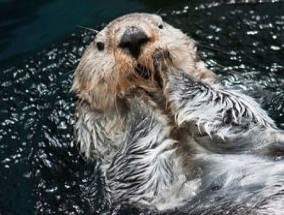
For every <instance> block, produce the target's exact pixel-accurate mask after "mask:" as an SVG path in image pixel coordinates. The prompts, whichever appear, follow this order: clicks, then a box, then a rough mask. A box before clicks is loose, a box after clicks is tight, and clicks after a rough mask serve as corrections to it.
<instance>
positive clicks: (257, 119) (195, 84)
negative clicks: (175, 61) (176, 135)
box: [164, 67, 284, 152]
mask: <svg viewBox="0 0 284 215" xmlns="http://www.w3.org/2000/svg"><path fill="white" fill-rule="evenodd" d="M164 73H165V74H164V75H165V78H164V79H165V83H164V85H165V86H164V87H165V96H166V99H167V101H168V103H169V105H170V109H171V111H172V113H173V115H174V116H175V119H176V123H177V124H178V126H181V125H185V124H187V125H190V132H191V135H192V136H194V137H195V139H196V140H197V142H199V143H200V144H201V145H203V146H206V147H207V148H209V149H210V150H214V151H218V152H221V150H223V149H224V148H226V147H227V150H228V149H231V150H237V151H238V150H241V151H243V150H244V148H245V149H247V150H251V149H252V148H253V149H254V150H256V148H261V147H264V146H265V145H267V144H269V143H278V142H283V143H284V135H283V132H280V131H279V130H277V129H276V126H275V125H274V122H273V121H272V119H271V118H269V116H268V115H267V114H266V112H265V111H264V110H262V109H261V107H260V105H259V104H258V103H256V102H255V101H254V100H253V99H252V98H250V97H248V96H246V95H244V94H241V93H239V92H236V91H234V90H229V89H226V88H225V87H223V86H221V85H208V84H205V83H202V82H201V81H198V80H196V79H194V78H192V77H190V76H189V75H187V74H185V73H184V72H183V71H180V70H178V69H176V68H173V67H172V68H171V67H168V68H167V71H166V72H164ZM282 148H283V147H282Z"/></svg>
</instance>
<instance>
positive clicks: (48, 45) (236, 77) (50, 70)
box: [0, 0, 284, 215]
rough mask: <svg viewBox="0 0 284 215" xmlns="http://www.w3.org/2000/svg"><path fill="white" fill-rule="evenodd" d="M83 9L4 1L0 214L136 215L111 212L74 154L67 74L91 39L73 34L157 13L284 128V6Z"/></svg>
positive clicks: (124, 209)
mask: <svg viewBox="0 0 284 215" xmlns="http://www.w3.org/2000/svg"><path fill="white" fill-rule="evenodd" d="M21 2H22V3H21ZM82 2H83V1H80V3H79V1H76V0H72V1H67V0H58V1H43V0H41V1H33V2H32V1H25V3H24V1H16V0H14V1H13V0H10V1H7V0H6V1H3V0H2V1H0V18H1V19H0V33H1V34H0V51H1V52H0V61H1V62H2V63H1V66H0V67H1V71H0V72H1V73H0V74H1V76H0V98H1V103H0V104H1V105H0V176H1V177H0V214H3V215H9V214H11V215H12V214H13V215H14V214H23V215H25V214H112V213H113V214H135V213H138V210H137V209H135V208H131V207H129V206H121V207H120V208H109V206H108V205H107V203H105V201H104V198H103V194H102V193H101V190H100V188H101V187H102V186H103V183H102V181H101V179H100V178H99V177H98V175H99V174H98V172H97V171H96V167H95V164H88V163H86V162H85V161H84V160H83V159H82V158H81V157H80V155H79V153H78V150H77V148H76V146H73V132H72V123H73V112H74V104H73V99H72V95H71V94H70V93H69V89H70V87H71V83H72V73H73V71H74V69H75V68H76V65H77V63H78V61H79V58H80V56H81V55H82V53H83V51H84V49H85V47H86V45H87V44H88V43H89V42H90V41H91V40H92V38H93V36H94V35H93V34H92V33H91V32H89V31H85V30H83V29H79V28H78V27H76V25H83V26H87V27H93V28H96V29H100V28H101V26H102V24H103V23H104V22H107V21H109V20H110V19H112V18H114V17H115V16H117V15H121V14H124V13H127V12H130V11H148V12H157V11H160V12H159V13H162V14H163V16H164V18H165V20H167V21H168V22H169V23H171V24H173V25H174V26H176V27H179V28H181V29H183V31H184V32H187V33H188V34H189V35H190V36H192V37H193V38H194V39H195V40H197V41H198V42H199V44H200V46H199V47H200V55H201V56H202V58H204V60H205V61H206V62H207V64H208V67H209V68H210V69H212V70H213V71H215V72H216V73H218V74H219V75H220V77H221V78H222V80H223V82H224V84H226V85H232V86H234V87H236V88H239V89H242V90H243V91H245V92H246V93H248V94H250V95H252V96H254V97H256V98H258V99H259V101H260V102H262V104H263V107H264V108H265V109H266V110H267V111H268V112H269V114H270V116H271V117H272V118H273V119H275V121H276V122H277V124H278V126H280V127H282V128H284V116H283V114H284V60H283V59H284V37H283V33H284V2H283V1H276V0H271V1H249V0H246V1H245V0H244V1H237V3H236V2H234V1H217V0H216V1H209V0H208V1H206V0H202V1H200V0H199V1H197V0H196V1H190V3H188V2H187V1H180V2H179V3H178V5H177V3H176V1H165V2H162V1H161V2H159V3H153V2H152V1H150V0H149V1H146V0H144V1H143V0H141V1H130V0H129V1H127V0H125V1H122V0H121V1H115V2H116V3H113V4H110V3H109V2H106V1H91V0H89V1H84V2H83V3H82ZM228 2H231V3H228ZM159 9H160V10H159ZM5 11H6V12H5ZM13 11H14V12H13ZM15 11H16V12H15ZM60 14H61V15H60ZM78 20H79V21H78ZM26 35H28V37H27V36H26ZM52 44H53V45H52ZM140 212H141V211H140ZM145 213H150V212H145Z"/></svg>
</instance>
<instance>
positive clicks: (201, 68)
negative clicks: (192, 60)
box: [196, 60, 219, 84]
mask: <svg viewBox="0 0 284 215" xmlns="http://www.w3.org/2000/svg"><path fill="white" fill-rule="evenodd" d="M196 70H197V75H198V78H199V79H200V80H201V81H203V82H206V83H209V84H210V83H211V84H213V83H218V82H219V80H218V76H217V75H216V74H215V73H214V72H212V71H211V70H209V69H207V68H206V66H205V63H204V62H203V61H201V60H200V61H199V62H197V63H196Z"/></svg>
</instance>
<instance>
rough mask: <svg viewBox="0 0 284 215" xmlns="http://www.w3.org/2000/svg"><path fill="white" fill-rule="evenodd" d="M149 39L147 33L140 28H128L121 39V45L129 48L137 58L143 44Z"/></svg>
mask: <svg viewBox="0 0 284 215" xmlns="http://www.w3.org/2000/svg"><path fill="white" fill-rule="evenodd" d="M148 41H149V38H148V37H147V35H146V33H145V32H144V31H142V30H141V29H139V28H136V27H130V28H128V29H127V30H126V31H125V32H124V34H123V35H122V38H121V40H120V43H119V46H120V47H121V48H124V49H128V50H129V51H130V53H131V55H132V56H133V57H135V58H138V57H139V54H140V49H141V46H142V45H143V44H145V43H147V42H148Z"/></svg>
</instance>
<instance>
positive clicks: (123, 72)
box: [72, 13, 215, 110]
mask: <svg viewBox="0 0 284 215" xmlns="http://www.w3.org/2000/svg"><path fill="white" fill-rule="evenodd" d="M133 26H135V27H137V28H139V29H141V30H142V31H143V32H145V34H146V35H147V37H148V38H149V41H148V42H147V43H146V44H144V45H143V47H142V49H141V54H140V56H139V58H138V59H135V58H133V57H132V56H131V55H130V54H129V53H128V52H127V51H125V50H123V49H122V48H120V47H119V43H120V40H121V38H122V35H123V33H124V32H125V31H126V30H127V29H128V28H130V27H133ZM98 43H103V45H104V49H103V50H99V49H98V47H97V44H98ZM157 49H162V50H167V51H168V52H169V53H170V55H171V59H172V63H173V65H174V66H175V67H176V68H179V69H182V70H183V71H187V72H188V73H189V74H190V75H193V76H195V77H200V78H202V79H215V75H214V73H213V72H211V71H209V70H207V69H206V68H205V67H204V63H203V62H202V61H200V59H199V57H198V56H197V54H196V46H195V42H194V41H193V40H192V39H190V38H189V37H188V36H187V35H185V34H184V33H182V31H180V30H179V29H176V28H174V27H172V26H171V25H169V24H167V23H165V22H164V21H163V20H162V18H161V17H160V16H158V15H152V14H146V13H134V14H130V15H125V16H123V17H120V18H118V19H116V20H114V21H112V22H111V23H109V24H108V25H107V26H106V27H105V28H104V29H103V30H102V31H100V32H99V33H98V34H97V35H96V38H95V40H94V41H93V42H92V43H91V44H90V46H89V47H88V48H87V50H86V51H85V53H84V55H83V57H82V59H81V61H80V64H79V66H78V68H77V69H76V72H75V78H74V83H73V86H72V90H73V91H74V92H75V93H76V94H77V96H78V97H79V98H80V99H82V100H85V101H86V102H88V103H89V104H90V105H91V106H92V107H93V108H95V109H99V110H105V109H108V108H112V107H113V104H114V103H115V101H116V99H117V98H123V97H124V96H125V95H126V94H127V93H128V92H129V90H131V89H133V88H135V87H137V86H144V87H146V88H152V89H153V90H155V88H157V83H156V82H155V80H154V78H153V76H154V73H155V71H154V68H153V61H152V56H153V53H154V51H155V50H157ZM138 65H142V66H143V67H144V68H146V70H147V72H148V73H150V74H149V76H150V77H149V78H148V79H145V78H141V77H140V76H139V75H138V74H137V73H136V72H135V70H136V69H137V66H138Z"/></svg>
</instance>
